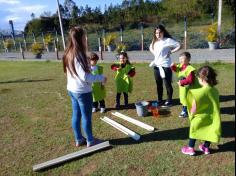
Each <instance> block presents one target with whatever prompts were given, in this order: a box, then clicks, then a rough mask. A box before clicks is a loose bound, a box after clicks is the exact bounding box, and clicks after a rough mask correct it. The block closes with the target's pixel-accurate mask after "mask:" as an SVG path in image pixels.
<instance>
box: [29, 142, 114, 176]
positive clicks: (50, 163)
mask: <svg viewBox="0 0 236 176" xmlns="http://www.w3.org/2000/svg"><path fill="white" fill-rule="evenodd" d="M110 146H111V145H110V144H109V141H105V142H102V143H100V144H97V145H94V146H92V147H88V148H85V149H82V150H80V151H77V152H74V153H70V154H67V155H65V156H61V157H59V158H55V159H52V160H50V161H46V162H44V163H41V164H37V165H34V166H33V171H39V170H42V169H46V168H48V167H51V166H54V165H57V164H61V163H64V162H66V161H69V160H72V159H75V158H78V157H81V156H84V155H87V154H89V153H92V152H95V151H98V150H101V149H105V148H108V147H110Z"/></svg>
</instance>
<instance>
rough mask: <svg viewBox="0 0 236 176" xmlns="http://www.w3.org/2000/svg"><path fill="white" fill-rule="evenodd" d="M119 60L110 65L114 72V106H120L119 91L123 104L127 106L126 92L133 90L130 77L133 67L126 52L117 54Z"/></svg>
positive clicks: (132, 75)
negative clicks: (122, 95) (122, 96)
mask: <svg viewBox="0 0 236 176" xmlns="http://www.w3.org/2000/svg"><path fill="white" fill-rule="evenodd" d="M119 59H120V62H119V63H117V64H113V65H111V69H112V70H113V71H115V72H116V75H115V83H116V92H117V94H116V105H115V108H117V109H119V108H120V96H121V93H123V94H124V105H125V107H126V108H127V107H128V103H129V100H128V93H131V92H132V90H133V80H132V77H134V75H135V68H134V66H133V65H132V64H131V63H130V62H129V58H128V55H127V53H126V52H121V53H120V54H119Z"/></svg>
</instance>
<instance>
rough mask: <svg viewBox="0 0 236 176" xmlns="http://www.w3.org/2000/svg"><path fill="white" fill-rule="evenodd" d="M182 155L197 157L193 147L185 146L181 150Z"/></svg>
mask: <svg viewBox="0 0 236 176" xmlns="http://www.w3.org/2000/svg"><path fill="white" fill-rule="evenodd" d="M181 151H182V153H183V154H186V155H191V156H193V155H195V151H194V148H192V147H189V146H184V147H183V148H182V149H181Z"/></svg>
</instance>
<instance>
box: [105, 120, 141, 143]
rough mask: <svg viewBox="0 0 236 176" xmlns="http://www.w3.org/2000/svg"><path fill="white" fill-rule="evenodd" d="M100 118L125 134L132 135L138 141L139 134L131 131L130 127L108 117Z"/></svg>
mask: <svg viewBox="0 0 236 176" xmlns="http://www.w3.org/2000/svg"><path fill="white" fill-rule="evenodd" d="M101 120H103V121H104V122H106V123H108V124H110V125H111V126H113V127H114V128H116V129H118V130H120V131H121V132H123V133H125V134H126V135H128V136H130V137H132V138H133V139H134V140H136V141H138V140H139V139H140V135H138V134H137V133H135V132H133V131H131V130H130V129H128V128H126V127H125V126H123V125H121V124H119V123H117V122H116V121H114V120H111V119H110V118H108V117H104V118H101Z"/></svg>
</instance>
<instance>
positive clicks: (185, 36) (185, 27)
mask: <svg viewBox="0 0 236 176" xmlns="http://www.w3.org/2000/svg"><path fill="white" fill-rule="evenodd" d="M184 49H185V50H187V17H186V16H185V17H184Z"/></svg>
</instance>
